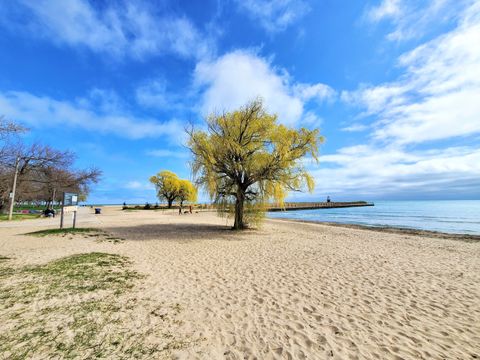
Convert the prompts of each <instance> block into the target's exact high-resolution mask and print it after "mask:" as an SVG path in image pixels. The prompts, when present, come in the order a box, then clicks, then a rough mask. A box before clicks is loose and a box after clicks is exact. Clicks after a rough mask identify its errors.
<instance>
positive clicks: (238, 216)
mask: <svg viewBox="0 0 480 360" xmlns="http://www.w3.org/2000/svg"><path fill="white" fill-rule="evenodd" d="M244 203H245V191H244V190H243V189H242V188H240V187H238V190H237V200H236V201H235V223H234V224H233V229H234V230H242V229H245V224H244V222H243V206H244Z"/></svg>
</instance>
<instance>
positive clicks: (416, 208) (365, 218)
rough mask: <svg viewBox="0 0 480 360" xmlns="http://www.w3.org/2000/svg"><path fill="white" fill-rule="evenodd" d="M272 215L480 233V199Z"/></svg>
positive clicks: (390, 203)
mask: <svg viewBox="0 0 480 360" xmlns="http://www.w3.org/2000/svg"><path fill="white" fill-rule="evenodd" d="M268 216H269V217H271V218H289V219H298V220H306V221H328V222H336V223H344V224H357V225H369V226H392V227H401V228H410V229H421V230H432V231H441V232H448V233H459V234H460V233H461V234H477V235H480V200H436V201H376V202H375V206H366V207H357V208H340V209H317V210H299V211H282V212H272V213H269V214H268Z"/></svg>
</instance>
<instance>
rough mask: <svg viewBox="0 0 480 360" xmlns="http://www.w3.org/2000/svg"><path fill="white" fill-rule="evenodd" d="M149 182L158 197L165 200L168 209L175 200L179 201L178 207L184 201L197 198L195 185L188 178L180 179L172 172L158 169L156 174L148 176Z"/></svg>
mask: <svg viewBox="0 0 480 360" xmlns="http://www.w3.org/2000/svg"><path fill="white" fill-rule="evenodd" d="M150 182H151V183H152V184H154V185H155V188H156V190H157V197H158V199H159V200H160V201H166V202H167V204H168V208H169V209H170V208H171V207H172V204H173V202H174V201H175V200H178V201H179V202H180V207H182V205H183V203H184V202H185V201H192V202H194V201H196V200H197V189H196V188H195V186H194V185H193V184H192V183H191V182H190V181H188V180H184V179H180V178H179V177H178V175H177V174H175V173H174V172H171V171H168V170H163V171H160V172H159V173H158V174H157V175H154V176H151V177H150Z"/></svg>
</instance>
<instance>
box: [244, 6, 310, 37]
mask: <svg viewBox="0 0 480 360" xmlns="http://www.w3.org/2000/svg"><path fill="white" fill-rule="evenodd" d="M236 2H237V5H238V6H239V8H240V9H241V10H243V11H245V12H246V13H247V14H248V15H249V16H251V17H252V18H253V19H254V20H257V21H259V23H260V25H261V26H262V27H263V28H264V29H265V30H267V31H268V32H271V33H274V32H278V31H283V30H285V29H286V28H287V27H288V26H290V25H292V24H293V23H295V22H297V21H298V20H300V19H301V18H302V17H303V16H305V15H306V14H307V13H308V12H309V11H310V7H309V5H308V4H307V2H306V1H304V0H236Z"/></svg>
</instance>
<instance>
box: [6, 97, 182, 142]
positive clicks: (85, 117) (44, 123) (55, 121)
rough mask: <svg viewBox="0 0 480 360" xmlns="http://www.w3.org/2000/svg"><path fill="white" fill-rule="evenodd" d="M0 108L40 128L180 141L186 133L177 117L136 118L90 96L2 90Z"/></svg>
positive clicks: (18, 119) (11, 115) (16, 118)
mask: <svg viewBox="0 0 480 360" xmlns="http://www.w3.org/2000/svg"><path fill="white" fill-rule="evenodd" d="M97 94H98V92H97ZM95 101H98V98H97V99H96V100H95ZM0 108H1V109H2V113H3V114H5V115H6V116H8V117H9V118H11V119H15V120H16V121H21V122H24V123H26V124H28V125H29V126H32V127H38V128H49V127H54V126H55V127H58V126H65V127H74V128H80V129H84V130H88V131H95V132H97V131H98V132H101V133H104V134H114V135H117V136H120V137H125V138H130V139H140V138H146V137H159V136H162V135H164V136H166V137H168V139H171V140H172V141H176V140H178V134H179V133H183V126H182V124H180V123H179V122H178V121H176V120H171V121H166V122H159V121H157V120H154V119H151V118H143V117H136V116H134V115H129V114H128V113H125V112H124V111H123V110H122V109H116V108H114V107H112V104H111V103H110V104H109V105H105V106H102V105H101V104H100V105H99V104H98V103H95V102H91V100H90V99H89V98H85V99H79V100H78V101H77V102H69V101H61V100H56V99H53V98H50V97H47V96H37V95H33V94H30V93H27V92H20V91H8V92H4V93H0ZM120 110H122V111H120Z"/></svg>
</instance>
